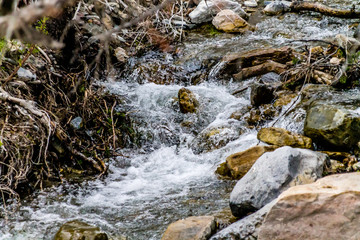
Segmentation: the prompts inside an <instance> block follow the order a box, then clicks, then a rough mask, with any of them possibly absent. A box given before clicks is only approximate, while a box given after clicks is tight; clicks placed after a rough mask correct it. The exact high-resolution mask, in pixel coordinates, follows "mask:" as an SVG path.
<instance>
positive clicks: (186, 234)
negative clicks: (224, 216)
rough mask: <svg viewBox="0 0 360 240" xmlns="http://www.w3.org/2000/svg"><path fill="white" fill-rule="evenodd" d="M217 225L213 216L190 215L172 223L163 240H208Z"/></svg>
mask: <svg viewBox="0 0 360 240" xmlns="http://www.w3.org/2000/svg"><path fill="white" fill-rule="evenodd" d="M215 227H216V222H215V218H214V217H213V216H196V217H188V218H186V219H182V220H179V221H176V222H174V223H172V224H170V225H169V227H168V228H167V229H166V231H165V233H164V235H163V237H162V238H161V240H180V239H181V240H206V239H209V238H210V236H211V234H212V233H213V232H214V230H215Z"/></svg>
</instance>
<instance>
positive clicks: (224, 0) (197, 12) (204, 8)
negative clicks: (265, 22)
mask: <svg viewBox="0 0 360 240" xmlns="http://www.w3.org/2000/svg"><path fill="white" fill-rule="evenodd" d="M225 9H231V10H233V11H234V12H235V13H237V14H239V16H240V17H242V18H244V19H248V18H249V15H248V14H247V13H246V12H245V11H244V10H243V9H242V8H241V5H240V4H239V3H238V2H234V1H231V0H206V1H205V0H202V1H201V2H200V3H199V5H198V6H197V7H196V8H195V9H194V10H193V11H192V12H191V13H190V14H189V17H190V19H191V22H192V23H204V22H210V21H211V20H212V19H213V17H215V16H216V14H217V13H218V12H220V11H221V10H225Z"/></svg>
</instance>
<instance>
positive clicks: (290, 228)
mask: <svg viewBox="0 0 360 240" xmlns="http://www.w3.org/2000/svg"><path fill="white" fill-rule="evenodd" d="M359 224H360V173H347V174H337V175H331V176H328V177H324V178H322V179H320V180H318V181H316V182H315V183H312V184H307V185H302V186H295V187H292V188H290V189H288V190H287V191H285V192H283V193H282V194H281V195H280V196H279V198H278V200H277V202H276V204H275V205H274V206H273V207H272V209H271V210H270V212H269V213H268V215H267V216H266V218H265V220H264V223H263V225H262V226H261V227H260V232H259V238H258V239H259V240H261V239H289V240H290V239H324V240H325V239H360V232H359Z"/></svg>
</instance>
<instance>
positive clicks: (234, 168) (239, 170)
mask: <svg viewBox="0 0 360 240" xmlns="http://www.w3.org/2000/svg"><path fill="white" fill-rule="evenodd" d="M276 148H278V147H277V146H255V147H252V148H249V149H247V150H245V151H242V152H238V153H234V154H232V155H230V156H229V157H227V158H226V162H225V163H224V164H221V165H220V167H218V169H217V170H216V172H217V173H218V174H220V175H225V176H227V177H230V178H232V179H240V178H242V177H243V176H244V175H245V174H246V173H247V172H248V171H249V170H250V168H251V167H252V165H253V164H254V163H255V162H256V160H257V159H258V158H259V157H261V155H263V154H264V153H266V152H272V151H274V150H275V149H276Z"/></svg>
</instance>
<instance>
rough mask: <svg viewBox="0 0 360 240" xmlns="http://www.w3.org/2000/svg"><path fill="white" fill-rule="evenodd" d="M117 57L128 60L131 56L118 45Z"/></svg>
mask: <svg viewBox="0 0 360 240" xmlns="http://www.w3.org/2000/svg"><path fill="white" fill-rule="evenodd" d="M114 52H115V57H116V59H117V60H118V61H119V62H122V63H124V62H126V60H127V59H128V58H129V56H128V55H127V54H126V51H125V49H123V48H121V47H117V48H116V49H115V50H114Z"/></svg>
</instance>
